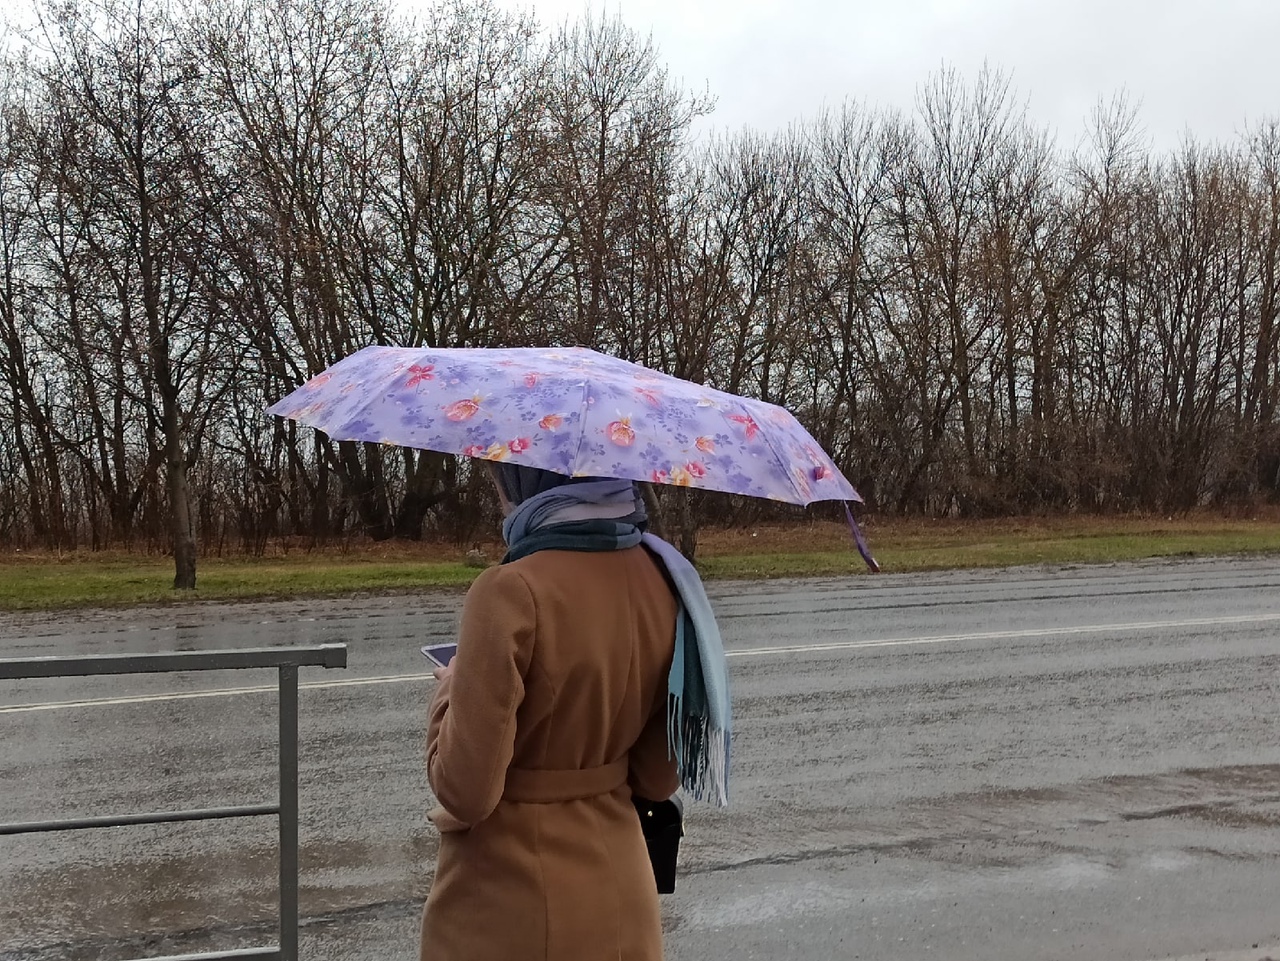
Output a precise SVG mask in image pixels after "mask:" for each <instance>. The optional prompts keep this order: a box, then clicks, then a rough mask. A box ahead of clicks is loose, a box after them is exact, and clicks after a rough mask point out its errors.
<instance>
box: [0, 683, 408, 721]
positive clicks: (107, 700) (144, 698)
mask: <svg viewBox="0 0 1280 961" xmlns="http://www.w3.org/2000/svg"><path fill="white" fill-rule="evenodd" d="M431 676H432V675H430V674H387V675H384V676H382V677H349V678H345V679H343V680H340V681H306V682H303V683H300V684H299V685H298V688H299V690H308V691H314V690H323V689H325V688H332V687H372V686H374V685H378V684H399V683H402V682H404V681H425V680H428V679H429V678H431ZM277 690H279V687H278V686H277V685H275V684H259V685H255V686H253V687H225V688H215V689H214V690H210V691H178V692H174V693H166V694H135V695H133V696H130V697H95V698H90V699H87V700H83V701H49V702H48V703H45V704H13V705H10V706H8V707H0V714H27V713H30V712H33V711H59V710H65V709H67V708H73V707H107V706H109V705H113V704H153V703H155V702H157V701H195V700H199V699H201V698H207V697H233V696H235V695H237V694H271V693H274V692H275V691H277Z"/></svg>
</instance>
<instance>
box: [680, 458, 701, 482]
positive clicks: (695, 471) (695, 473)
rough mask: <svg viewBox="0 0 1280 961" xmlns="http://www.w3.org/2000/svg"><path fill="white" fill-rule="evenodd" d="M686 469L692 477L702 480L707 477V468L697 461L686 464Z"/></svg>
mask: <svg viewBox="0 0 1280 961" xmlns="http://www.w3.org/2000/svg"><path fill="white" fill-rule="evenodd" d="M684 469H685V470H686V471H688V472H689V476H690V477H697V478H702V477H706V476H707V468H706V466H705V465H703V464H701V463H699V462H698V461H696V460H695V461H690V462H689V463H688V464H685V465H684Z"/></svg>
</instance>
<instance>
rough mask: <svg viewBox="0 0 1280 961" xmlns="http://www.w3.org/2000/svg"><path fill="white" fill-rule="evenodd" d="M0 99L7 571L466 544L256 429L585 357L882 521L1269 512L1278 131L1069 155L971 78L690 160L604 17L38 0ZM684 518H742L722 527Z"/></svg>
mask: <svg viewBox="0 0 1280 961" xmlns="http://www.w3.org/2000/svg"><path fill="white" fill-rule="evenodd" d="M40 17H41V24H40V26H39V27H38V28H37V29H36V30H34V31H33V32H32V33H31V34H30V35H29V36H28V35H22V36H19V35H11V36H10V38H9V47H8V51H7V53H6V55H5V61H4V63H3V69H2V72H0V111H2V114H0V118H2V119H0V544H4V545H9V546H20V547H25V546H45V547H49V548H72V547H77V546H90V547H93V548H103V547H108V546H125V545H134V546H139V547H163V548H172V549H173V550H174V552H175V556H176V558H177V561H178V583H179V584H181V583H185V580H184V577H185V574H184V572H187V571H188V570H189V574H190V578H191V579H193V578H194V563H195V550H196V548H195V545H196V543H197V541H198V542H199V543H201V544H202V546H203V549H205V550H222V549H235V550H239V549H250V550H261V549H263V548H264V547H265V546H266V545H268V544H270V543H272V542H274V541H275V540H277V539H286V538H298V537H301V538H304V539H307V540H309V541H310V540H315V541H320V542H325V541H332V540H334V539H337V538H345V537H352V536H359V537H364V536H368V537H372V538H392V537H404V538H417V537H420V536H422V534H423V532H424V530H432V529H437V530H448V531H451V532H453V533H456V534H458V535H460V536H461V535H465V534H466V533H467V532H468V531H469V530H471V529H472V528H473V527H474V525H475V524H476V522H477V518H478V517H479V516H480V515H479V513H478V512H480V511H482V510H483V507H484V504H485V501H484V499H483V496H482V495H481V494H480V488H479V485H478V484H476V482H475V479H474V478H472V477H470V476H469V474H468V472H467V469H466V465H465V462H464V463H459V462H457V461H455V460H454V459H452V458H449V457H444V456H440V455H433V454H427V453H421V452H416V451H409V450H391V449H384V448H378V447H373V446H365V445H358V444H353V443H345V442H344V443H335V442H332V441H330V440H328V439H327V438H325V437H323V436H315V435H314V434H313V433H312V432H310V431H307V430H297V429H295V428H294V427H293V426H292V425H290V424H286V423H278V422H272V421H270V420H268V419H267V418H265V417H264V416H263V414H262V410H263V408H264V407H265V406H267V405H268V404H269V403H270V402H272V401H274V400H276V399H278V398H279V397H281V396H282V395H283V394H285V393H287V392H288V391H289V390H291V389H292V388H294V387H295V386H297V385H298V384H300V383H302V382H303V381H304V380H306V379H307V378H308V377H309V376H310V375H312V374H314V373H315V372H317V371H319V370H320V369H322V368H324V367H325V366H327V365H329V364H331V363H333V362H334V361H336V360H338V359H339V358H341V357H343V356H345V355H347V354H349V353H351V352H352V351H354V350H357V349H358V348H360V347H362V346H364V345H366V344H370V343H387V344H405V345H418V344H428V345H433V346H513V345H536V344H581V345H586V346H591V347H596V348H598V349H601V350H605V351H608V352H610V353H614V354H617V355H619V356H622V357H625V358H627V359H630V360H634V361H637V362H639V363H642V364H646V365H648V366H651V367H655V368H657V369H660V370H663V371H667V372H669V373H672V374H675V375H678V376H681V377H686V378H691V379H694V380H699V381H705V382H707V383H709V384H712V385H714V386H716V387H720V388H723V389H726V390H730V391H734V392H740V393H746V394H751V395H754V396H758V397H762V398H765V399H767V400H769V401H772V402H775V403H779V404H783V405H786V406H787V407H789V408H791V409H792V410H794V411H795V412H797V414H798V415H799V416H800V417H801V419H802V421H803V422H805V423H806V425H807V426H808V427H810V428H811V430H812V431H813V433H814V435H815V436H816V437H817V438H818V440H819V441H820V442H821V443H822V444H823V445H824V446H825V447H826V448H827V449H828V450H830V451H831V452H832V453H833V455H834V456H835V458H836V460H837V462H838V463H839V464H840V465H841V466H842V468H843V469H844V470H845V472H846V474H847V475H848V476H849V477H850V479H851V480H852V481H853V482H854V484H855V485H856V486H857V487H859V489H860V490H861V491H862V492H863V494H864V495H865V496H866V497H867V500H868V502H869V504H870V505H871V506H872V507H873V508H874V509H876V510H880V511H890V512H911V513H927V514H942V513H959V514H964V515H992V514H999V513H1008V512H1020V511H1129V510H1157V509H1158V510H1162V511H1171V510H1182V509H1187V508H1191V507H1193V506H1196V505H1202V504H1207V503H1211V504H1219V505H1229V504H1242V503H1243V504H1248V503H1253V502H1257V501H1259V500H1262V499H1267V498H1270V499H1274V498H1276V497H1277V495H1278V493H1280V417H1278V415H1277V401H1278V400H1280V329H1278V327H1277V313H1278V312H1280V123H1276V122H1272V123H1268V124H1264V125H1262V126H1259V127H1256V128H1254V129H1252V130H1250V131H1249V132H1247V133H1244V134H1241V135H1240V137H1239V138H1238V139H1237V140H1236V141H1235V142H1233V143H1230V144H1224V145H1219V144H1212V145H1211V144H1203V143H1196V142H1194V141H1192V140H1188V141H1187V142H1186V143H1185V144H1184V145H1183V146H1182V147H1180V148H1179V149H1178V150H1176V151H1173V152H1171V153H1168V154H1163V155H1155V154H1153V153H1152V152H1151V151H1150V150H1149V149H1148V148H1147V147H1146V146H1145V144H1144V141H1143V138H1142V134H1141V131H1140V129H1139V128H1138V126H1137V124H1136V121H1135V114H1134V111H1133V110H1131V109H1130V108H1129V107H1128V106H1126V104H1125V103H1124V102H1123V101H1122V100H1121V101H1117V102H1116V103H1114V104H1112V105H1110V106H1107V107H1104V108H1100V109H1099V111H1098V112H1097V114H1096V116H1095V117H1094V120H1093V122H1092V124H1091V125H1090V126H1089V129H1088V130H1087V133H1086V136H1085V137H1084V138H1083V139H1082V141H1081V145H1080V146H1079V147H1077V148H1075V149H1071V150H1066V149H1063V148H1061V147H1059V146H1057V145H1056V144H1055V143H1054V142H1053V141H1052V140H1051V139H1050V137H1049V136H1048V134H1047V132H1046V131H1044V130H1041V129H1037V128H1036V127H1035V126H1033V125H1032V124H1031V123H1030V122H1029V121H1028V120H1027V119H1026V117H1025V115H1024V113H1023V111H1022V110H1021V109H1020V108H1019V105H1018V103H1017V101H1016V100H1015V98H1014V95H1013V93H1012V91H1011V90H1010V89H1009V87H1008V84H1007V82H1006V80H1005V79H1004V78H1002V77H1001V76H1000V75H999V74H996V73H984V74H983V75H981V76H979V77H977V78H971V79H968V80H962V79H961V78H958V77H957V76H955V75H953V74H951V73H943V74H940V75H938V76H935V77H933V78H931V79H930V80H928V81H927V82H926V83H925V84H924V85H923V86H922V88H921V93H920V95H919V98H918V105H917V108H916V109H915V111H914V112H912V113H910V114H903V113H898V112H894V111H891V110H886V109H873V108H868V107H863V106H859V105H857V104H855V103H853V102H850V103H848V104H846V105H845V106H843V107H842V108H840V109H838V110H832V111H830V112H829V113H826V114H824V115H821V116H818V117H815V118H809V119H805V120H800V121H797V123H796V124H795V125H794V126H793V127H792V128H790V129H789V130H787V131H785V132H780V133H776V134H768V135H765V134H761V133H755V132H750V131H743V132H740V133H736V134H732V135H724V136H720V137H718V138H715V139H712V140H710V141H709V142H708V141H707V140H706V139H705V138H704V139H702V140H699V139H697V138H695V137H693V136H692V134H691V131H692V130H693V127H694V125H695V123H696V121H697V120H698V118H699V117H701V116H704V115H706V114H708V113H709V112H710V111H712V110H713V107H714V104H713V102H712V101H711V100H710V99H709V98H707V97H705V96H699V95H695V94H692V93H689V92H688V91H686V90H684V89H683V88H682V87H680V86H679V85H678V84H676V83H674V82H673V81H672V80H671V78H670V77H669V76H668V75H667V74H666V72H665V70H664V67H663V64H662V62H661V60H660V59H659V57H658V55H657V53H656V52H655V51H654V50H653V49H652V48H651V47H650V46H649V44H648V43H646V42H645V41H644V40H643V39H642V38H641V37H639V36H637V35H636V34H635V33H634V32H632V31H631V30H629V29H628V28H627V27H626V26H624V25H623V24H621V23H619V22H616V21H612V20H605V21H591V20H583V21H580V22H578V23H575V24H567V25H565V26H562V27H559V28H556V29H550V30H547V29H543V28H541V27H539V26H538V25H537V24H535V23H534V22H532V21H530V20H527V19H523V18H520V17H514V16H510V15H507V14H504V13H501V12H500V11H498V10H497V9H496V8H494V7H492V6H489V5H488V4H487V0H474V2H461V0H458V2H451V3H450V2H446V3H443V4H441V5H438V6H436V7H434V8H433V9H432V10H431V11H430V12H429V13H428V14H427V15H426V16H425V18H424V19H421V20H418V21H415V22H410V21H405V20H401V19H398V18H396V17H395V16H393V15H392V13H391V12H390V8H389V7H387V6H383V5H381V4H380V3H379V2H378V0H273V2H269V3H268V2H262V0H212V2H210V3H206V4H199V5H193V6H192V8H191V9H190V10H187V11H178V10H176V9H174V8H171V7H169V6H167V5H165V4H163V3H159V2H155V0H135V2H132V3H122V2H116V0H84V2H75V3H48V4H46V5H45V6H43V7H42V8H41V10H40ZM703 506H704V508H706V509H708V510H714V511H718V512H721V513H723V512H726V511H739V512H741V511H758V510H767V509H768V508H767V506H761V505H744V504H736V503H732V502H729V501H727V500H723V501H716V502H714V503H708V504H704V505H703Z"/></svg>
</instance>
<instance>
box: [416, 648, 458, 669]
mask: <svg viewBox="0 0 1280 961" xmlns="http://www.w3.org/2000/svg"><path fill="white" fill-rule="evenodd" d="M419 650H421V651H422V656H423V657H425V658H427V660H429V661H434V662H435V663H436V664H439V665H440V666H441V667H447V666H448V664H449V662H450V661H452V660H453V655H455V654H457V653H458V645H457V644H428V645H426V646H425V647H422V648H419Z"/></svg>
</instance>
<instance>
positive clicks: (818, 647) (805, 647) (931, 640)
mask: <svg viewBox="0 0 1280 961" xmlns="http://www.w3.org/2000/svg"><path fill="white" fill-rule="evenodd" d="M1268 621H1280V614H1241V615H1239V616H1237V617H1199V618H1191V619H1190V620H1185V621H1138V622H1135V623H1128V624H1086V625H1082V626H1080V627H1037V628H1031V629H1030V630H1025V631H984V632H982V633H979V634H940V635H937V636H934V637H890V638H884V639H883V640H876V641H832V642H831V643H829V644H795V645H791V646H789V647H749V648H745V649H744V650H740V651H726V652H725V656H726V657H759V656H761V655H764V654H807V653H811V652H814V651H858V650H862V649H863V648H867V647H906V646H909V645H914V644H945V643H947V642H949V641H998V640H1017V639H1020V638H1029V637H1060V636H1063V635H1066V634H1111V633H1118V632H1121V631H1160V630H1170V629H1175V628H1180V627H1222V626H1226V625H1228V624H1259V623H1266V622H1268Z"/></svg>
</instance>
